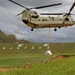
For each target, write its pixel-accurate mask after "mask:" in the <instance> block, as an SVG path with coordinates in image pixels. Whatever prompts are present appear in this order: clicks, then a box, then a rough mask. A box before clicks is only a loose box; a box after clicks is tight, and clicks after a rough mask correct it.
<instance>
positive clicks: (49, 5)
mask: <svg viewBox="0 0 75 75" xmlns="http://www.w3.org/2000/svg"><path fill="white" fill-rule="evenodd" d="M61 4H62V3H57V4H52V5H45V6H40V7H34V8H30V9H41V8H46V7H52V6H57V5H61Z"/></svg>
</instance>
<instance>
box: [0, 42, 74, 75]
mask: <svg viewBox="0 0 75 75" xmlns="http://www.w3.org/2000/svg"><path fill="white" fill-rule="evenodd" d="M43 45H44V44H35V45H33V44H31V43H30V44H24V45H23V47H20V49H17V46H18V44H0V68H3V67H4V68H6V67H24V66H25V64H27V63H30V68H18V69H13V70H12V69H9V70H7V71H4V72H3V71H1V72H0V75H60V74H61V75H75V57H71V58H67V59H62V60H55V61H50V59H51V58H52V57H54V56H56V55H60V54H61V52H62V53H63V55H68V54H69V55H74V54H75V43H64V45H63V44H62V43H61V44H59V43H57V44H56V43H55V44H51V45H50V46H51V51H52V53H53V55H52V56H49V55H45V54H44V53H45V51H46V50H47V48H46V47H44V46H43ZM62 45H63V47H62ZM12 46H13V49H10V48H11V47H12ZM33 46H34V47H35V49H31V47H33ZM40 46H41V47H42V49H39V47H40ZM3 47H6V48H5V49H3ZM25 47H27V49H25ZM61 47H62V48H61Z"/></svg>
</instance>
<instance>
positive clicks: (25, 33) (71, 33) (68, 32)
mask: <svg viewBox="0 0 75 75" xmlns="http://www.w3.org/2000/svg"><path fill="white" fill-rule="evenodd" d="M15 1H16V2H18V3H20V4H23V5H24V6H26V7H35V6H41V5H47V4H48V5H49V4H54V3H62V5H60V6H56V7H48V8H44V9H39V10H35V11H37V12H38V13H41V12H42V11H43V12H66V13H67V12H69V9H70V8H71V6H72V4H73V3H74V1H75V0H15ZM23 10H24V8H22V7H20V6H17V5H15V4H13V3H11V2H9V1H8V0H0V29H1V30H2V31H4V32H5V33H6V34H15V35H16V37H17V38H18V39H26V40H29V41H32V42H48V34H49V29H34V31H33V32H31V28H30V27H28V26H27V25H25V24H24V23H23V22H22V21H21V16H17V14H18V13H20V12H21V11H23ZM72 13H75V8H74V9H73V11H72ZM72 18H73V20H74V21H75V16H72ZM57 29H58V28H57ZM50 41H51V42H75V26H72V27H67V28H65V27H63V28H61V29H58V30H57V31H56V32H54V29H50Z"/></svg>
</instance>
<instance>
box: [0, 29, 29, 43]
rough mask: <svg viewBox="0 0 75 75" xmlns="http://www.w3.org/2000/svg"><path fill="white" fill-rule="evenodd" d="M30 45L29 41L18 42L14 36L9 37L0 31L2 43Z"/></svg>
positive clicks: (0, 41)
mask: <svg viewBox="0 0 75 75" xmlns="http://www.w3.org/2000/svg"><path fill="white" fill-rule="evenodd" d="M15 42H18V43H30V42H29V41H28V40H24V39H22V40H18V39H17V38H16V36H15V35H14V34H10V35H7V34H5V33H4V32H3V31H2V30H0V43H15Z"/></svg>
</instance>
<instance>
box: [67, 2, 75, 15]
mask: <svg viewBox="0 0 75 75" xmlns="http://www.w3.org/2000/svg"><path fill="white" fill-rule="evenodd" d="M74 6H75V2H74V3H73V5H72V7H71V8H70V10H69V13H68V15H69V14H70V12H71V11H72V10H73V8H74Z"/></svg>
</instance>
